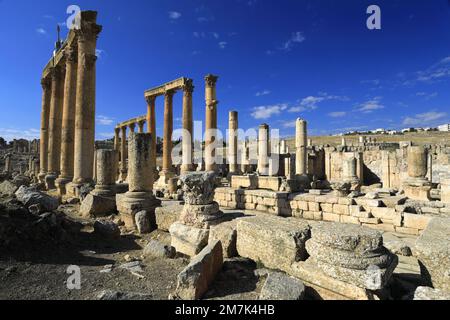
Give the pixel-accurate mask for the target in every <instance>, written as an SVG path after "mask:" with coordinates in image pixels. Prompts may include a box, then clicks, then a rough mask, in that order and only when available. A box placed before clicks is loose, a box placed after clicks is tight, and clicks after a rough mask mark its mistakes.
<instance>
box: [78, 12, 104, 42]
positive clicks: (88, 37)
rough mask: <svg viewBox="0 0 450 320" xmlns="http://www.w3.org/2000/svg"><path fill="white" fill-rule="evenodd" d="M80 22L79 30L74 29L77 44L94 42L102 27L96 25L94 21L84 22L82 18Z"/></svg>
mask: <svg viewBox="0 0 450 320" xmlns="http://www.w3.org/2000/svg"><path fill="white" fill-rule="evenodd" d="M80 20H81V21H80V26H79V28H78V29H75V34H76V35H77V40H78V41H79V42H84V41H93V40H96V39H97V37H98V35H99V34H100V32H101V31H102V26H100V25H98V24H96V23H95V21H86V20H84V19H83V18H81V19H80Z"/></svg>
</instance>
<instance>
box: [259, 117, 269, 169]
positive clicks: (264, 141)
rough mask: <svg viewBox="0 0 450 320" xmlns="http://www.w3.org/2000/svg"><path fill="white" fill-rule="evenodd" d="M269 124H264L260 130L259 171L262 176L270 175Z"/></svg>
mask: <svg viewBox="0 0 450 320" xmlns="http://www.w3.org/2000/svg"><path fill="white" fill-rule="evenodd" d="M269 142H270V139H269V126H268V125H267V124H265V123H264V124H262V125H260V126H259V132H258V173H259V174H260V175H262V176H267V175H269V157H270V154H269V150H270V145H269Z"/></svg>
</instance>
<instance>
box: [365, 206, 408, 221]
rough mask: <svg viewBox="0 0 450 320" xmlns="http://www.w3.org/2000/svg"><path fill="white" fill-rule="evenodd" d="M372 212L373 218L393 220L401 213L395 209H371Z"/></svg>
mask: <svg viewBox="0 0 450 320" xmlns="http://www.w3.org/2000/svg"><path fill="white" fill-rule="evenodd" d="M370 212H371V213H372V216H374V217H375V218H380V219H390V220H393V219H394V218H395V217H398V216H399V213H398V212H397V211H395V209H394V208H372V209H370ZM400 216H401V215H400Z"/></svg>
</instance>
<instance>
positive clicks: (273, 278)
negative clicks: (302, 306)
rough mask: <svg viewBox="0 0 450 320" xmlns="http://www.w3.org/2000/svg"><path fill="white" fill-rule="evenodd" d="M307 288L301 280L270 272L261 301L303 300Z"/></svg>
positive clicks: (260, 297)
mask: <svg viewBox="0 0 450 320" xmlns="http://www.w3.org/2000/svg"><path fill="white" fill-rule="evenodd" d="M304 296H305V286H304V284H303V282H301V281H300V280H298V279H296V278H294V277H290V276H288V275H286V274H284V273H281V272H270V273H269V276H268V277H267V279H266V282H265V283H264V286H263V287H262V289H261V293H260V295H259V299H260V300H302V299H303V297H304Z"/></svg>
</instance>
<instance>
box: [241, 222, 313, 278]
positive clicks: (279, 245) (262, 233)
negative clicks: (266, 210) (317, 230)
mask: <svg viewBox="0 0 450 320" xmlns="http://www.w3.org/2000/svg"><path fill="white" fill-rule="evenodd" d="M237 234H238V237H237V250H238V253H239V255H240V256H241V257H246V258H250V259H252V260H254V261H256V262H261V263H262V264H263V265H264V266H266V267H268V268H271V269H279V270H283V271H285V272H287V273H289V271H290V268H291V264H292V263H293V262H295V261H300V260H305V259H306V257H307V253H306V250H305V242H306V240H308V239H309V237H310V226H309V224H308V223H307V222H306V221H302V220H297V219H295V218H280V217H274V216H265V215H261V216H255V217H250V218H242V219H239V221H238V224H237Z"/></svg>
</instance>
